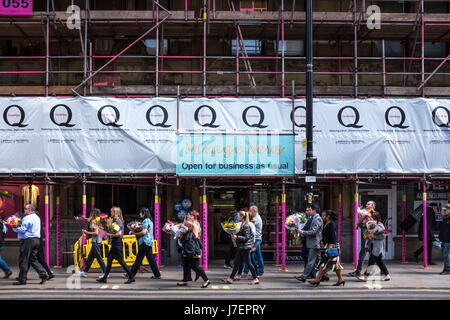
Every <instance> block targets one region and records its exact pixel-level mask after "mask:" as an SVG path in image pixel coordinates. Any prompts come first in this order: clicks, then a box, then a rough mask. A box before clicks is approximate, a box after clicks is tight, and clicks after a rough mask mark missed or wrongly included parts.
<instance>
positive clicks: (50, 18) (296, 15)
mask: <svg viewBox="0 0 450 320" xmlns="http://www.w3.org/2000/svg"><path fill="white" fill-rule="evenodd" d="M286 1H288V0H286ZM228 2H229V5H230V10H229V11H216V1H213V3H212V6H211V1H206V0H203V6H202V8H201V10H200V12H195V11H194V10H192V8H190V7H189V5H188V1H185V4H184V5H185V7H184V11H169V10H167V9H166V8H164V7H163V6H161V5H160V4H159V1H157V0H153V1H152V4H153V6H152V11H126V12H119V11H96V10H90V9H89V1H87V0H86V1H85V9H84V10H82V11H81V24H80V25H81V26H82V27H81V29H83V30H81V29H80V30H74V31H73V30H68V29H67V28H66V25H65V24H66V22H67V20H68V14H67V13H66V12H58V11H54V6H53V5H52V6H51V5H50V3H49V1H47V11H46V12H39V13H35V14H34V16H33V18H29V19H25V18H17V19H16V18H14V19H4V18H2V19H0V25H1V26H2V29H3V30H4V31H3V32H5V33H8V34H11V35H12V34H14V32H16V33H17V32H19V34H20V36H19V37H20V38H22V39H31V38H33V37H38V38H39V37H42V35H43V37H44V40H45V55H39V56H31V55H30V56H26V55H16V56H11V55H9V56H0V62H4V61H6V62H7V63H8V62H11V63H15V64H18V63H20V62H28V61H42V62H43V65H42V64H40V63H39V64H38V65H39V67H36V68H34V69H39V70H10V69H12V68H10V67H6V69H7V70H5V69H3V70H1V69H0V74H2V75H16V76H19V75H29V76H32V75H41V76H44V77H45V83H44V84H43V85H37V86H35V85H31V86H30V85H24V86H19V85H16V86H9V85H7V86H0V95H11V94H13V95H33V96H49V95H57V96H69V95H73V94H80V95H84V96H86V95H103V96H116V97H121V96H128V97H141V96H142V97H148V96H164V95H176V90H177V85H180V92H181V94H182V95H183V96H191V97H195V96H203V97H205V96H208V97H217V96H270V97H288V94H289V93H287V92H288V91H289V92H290V90H288V91H286V83H288V85H287V86H289V83H290V82H291V81H292V80H294V79H295V80H297V81H296V86H295V88H296V89H295V90H296V91H295V92H293V93H291V94H294V95H295V96H297V97H302V96H304V95H305V90H306V89H305V86H302V85H299V83H301V80H298V79H301V77H304V76H305V75H306V71H305V70H302V68H303V66H304V63H305V57H302V56H287V55H286V46H285V44H286V40H288V39H289V40H302V39H304V32H305V13H304V12H302V11H296V10H294V9H295V1H292V3H291V6H292V10H291V11H290V12H287V11H285V8H284V2H285V1H281V3H280V6H279V11H278V12H275V11H260V12H257V11H253V12H252V11H248V10H244V9H241V10H242V11H238V9H236V7H235V5H237V1H228ZM350 4H351V7H350V8H349V9H348V11H347V12H314V17H313V19H314V20H313V24H314V37H315V39H316V41H328V43H329V44H331V45H336V46H337V47H338V55H337V56H318V55H317V54H316V56H315V57H314V60H315V61H319V62H323V63H331V64H332V65H335V64H337V68H338V70H337V71H334V70H326V69H328V67H327V65H326V64H325V67H323V66H318V67H317V68H316V70H315V71H314V74H315V75H316V76H317V77H320V76H327V77H330V78H325V80H318V81H319V82H318V83H316V84H315V92H314V94H315V96H338V97H360V98H361V97H389V96H404V97H420V96H421V97H425V96H449V95H450V90H449V88H448V86H447V85H446V84H448V83H449V81H448V79H450V71H449V69H448V68H447V69H446V70H444V69H445V68H446V67H447V66H448V64H447V65H446V62H447V60H448V59H449V56H443V57H426V56H425V49H424V48H425V41H426V40H427V41H437V42H444V41H446V40H449V39H450V31H449V27H450V23H449V22H448V21H449V17H450V14H425V13H424V0H421V1H420V3H419V4H420V5H418V6H417V12H416V13H412V14H410V13H408V14H394V13H384V14H382V15H381V26H382V27H381V29H380V30H376V29H368V28H365V27H366V26H367V25H368V24H370V22H368V20H367V14H368V13H366V12H365V6H366V1H357V0H353V1H350ZM288 15H290V19H288V18H286V17H288ZM38 26H41V27H43V34H41V35H39V31H38V30H39V29H38V28H37V27H38ZM233 26H234V27H235V29H236V31H237V32H236V36H235V37H234V36H233V35H232V33H230V32H229V31H227V32H226V36H225V37H228V40H230V41H231V40H232V39H235V41H236V43H237V44H238V45H237V46H236V49H237V50H236V54H235V55H234V56H233V55H207V43H208V39H209V37H212V38H211V39H215V37H218V36H220V35H221V34H222V32H221V31H222V30H229V28H230V27H231V28H232V27H233ZM243 28H244V29H243ZM36 29H37V30H36ZM144 29H147V31H146V32H143V30H144ZM102 30H109V31H108V32H109V33H111V32H112V35H114V36H123V35H124V34H127V38H126V39H127V40H128V38H130V39H131V38H133V39H135V40H134V41H133V42H131V44H129V45H127V46H126V47H125V48H124V49H123V50H121V51H120V53H118V54H116V55H96V54H95V52H94V50H93V45H92V42H93V41H95V39H96V38H98V37H99V36H100V35H101V31H102ZM183 30H185V34H186V35H187V36H186V37H189V36H191V38H192V37H193V38H199V39H200V38H201V39H202V43H201V54H199V55H170V54H164V52H163V49H164V48H163V47H164V45H163V46H162V45H161V44H164V40H165V39H172V38H175V37H176V36H177V35H179V32H182V31H183ZM258 30H259V31H258ZM394 30H395V31H394ZM82 31H83V32H82ZM200 32H201V35H200V34H199V33H200ZM275 33H276V36H275ZM83 34H84V37H83ZM136 35H139V36H138V37H136ZM255 35H259V36H260V37H261V39H262V38H263V39H267V40H270V41H276V46H275V49H276V51H277V52H276V54H275V55H260V56H253V55H250V54H249V53H248V52H247V50H246V47H245V41H244V40H245V37H247V38H249V39H255V38H257V37H256V36H255ZM52 37H54V38H57V39H60V38H62V37H71V38H72V39H77V38H79V40H80V44H81V49H82V50H81V52H82V54H81V55H54V54H51V52H50V42H51V40H52ZM152 37H153V39H155V42H156V48H155V49H156V50H155V54H154V55H145V56H143V55H131V54H130V55H125V53H126V52H129V49H130V48H132V47H133V46H135V45H136V43H139V42H140V40H142V39H146V38H147V39H150V38H152ZM178 37H179V36H178ZM388 39H394V40H396V41H410V42H412V39H414V41H413V42H412V43H413V45H412V50H411V53H410V55H409V56H406V54H405V56H403V57H399V56H395V57H393V56H388V55H387V54H386V43H385V40H388ZM279 41H281V46H280V47H281V48H278V47H279V43H278V42H279ZM347 41H348V42H349V43H352V45H353V56H343V55H342V46H343V43H344V42H347ZM364 41H380V42H381V46H382V50H381V51H382V52H381V56H360V55H359V51H360V47H361V45H362V43H363V42H364ZM418 44H420V47H421V54H420V57H419V56H416V47H417V46H418ZM127 59H128V61H135V59H142V60H143V61H153V63H154V64H153V65H154V68H153V67H152V68H149V69H147V70H140V69H138V70H133V69H132V68H128V69H126V70H117V69H116V68H115V67H113V68H107V67H108V66H109V67H111V66H113V62H114V61H116V60H121V61H125V62H126V60H127ZM105 60H106V61H107V62H106V63H104V61H105ZM65 61H67V63H65V65H66V66H70V65H72V64H77V63H79V62H80V61H81V62H82V68H81V70H73V69H72V70H67V69H70V68H67V67H62V68H59V70H54V69H55V68H53V67H52V62H58V63H62V62H65ZM172 61H178V62H184V65H186V66H188V67H189V66H199V68H192V67H190V68H188V67H187V68H186V70H173V68H171V67H170V66H169V67H166V68H165V66H167V64H169V62H172ZM220 61H222V62H228V61H229V62H230V63H232V62H233V61H234V64H235V67H234V68H233V70H231V69H230V70H227V68H226V67H224V68H223V69H222V70H220V69H216V70H213V69H212V68H208V62H209V63H214V62H216V63H217V62H220ZM165 62H166V65H165ZM393 62H402V63H403V70H398V68H395V70H389V66H388V63H393ZM345 63H352V64H353V66H352V68H350V67H349V66H347V67H348V68H350V69H349V70H347V71H346V70H344V68H343V64H345ZM371 63H377V64H381V67H380V68H379V69H380V70H375V69H376V68H373V67H372V69H373V70H364V69H367V66H365V64H367V65H370V64H371ZM407 63H408V68H406V64H407ZM414 63H416V64H418V63H420V71H419V70H416V71H415V70H412V69H413V64H414ZM131 64H132V63H130V65H131ZM257 64H259V65H260V68H259V69H263V70H258V68H256V67H255V66H257ZM279 64H281V70H278V65H279ZM153 65H152V66H153ZM222 65H224V64H222ZM240 65H243V66H244V68H241V67H240ZM315 65H316V64H315ZM3 66H4V67H5V63H3ZM261 66H262V68H261ZM274 66H275V67H276V68H274ZM64 69H65V70H64ZM180 69H181V68H180ZM183 69H184V68H183ZM274 69H275V70H274ZM324 69H325V70H324ZM70 74H75V75H78V76H79V77H82V81H81V83H79V84H78V83H69V84H68V85H55V84H52V83H51V78H52V77H56V76H59V77H60V76H61V75H70ZM98 74H103V75H116V76H117V75H119V76H120V75H125V74H140V75H144V74H150V75H152V76H153V78H152V79H154V83H153V84H152V85H147V84H139V85H123V86H116V85H114V86H113V87H111V86H109V87H108V86H99V85H98V83H95V82H94V81H92V80H93V79H95V76H96V75H98ZM169 74H172V75H190V76H191V77H195V76H200V81H197V82H196V83H195V84H193V85H183V84H180V83H178V84H171V83H170V81H164V80H165V79H164V78H163V76H164V75H169ZM226 75H230V76H231V77H234V81H231V80H230V81H228V82H225V83H224V84H223V85H217V84H213V82H214V81H209V79H210V78H211V77H212V76H226ZM241 76H247V77H248V79H249V81H248V84H249V85H248V86H246V85H243V83H242V77H241ZM257 76H259V77H260V78H257ZM364 76H370V77H376V80H375V82H376V83H379V84H381V85H364V81H363V79H362V78H363V77H364ZM390 76H391V77H392V76H400V77H402V80H403V81H402V83H403V85H397V86H396V85H395V81H394V80H392V81H390V80H389V79H388V77H390ZM436 76H440V77H442V79H444V80H443V81H442V85H441V86H431V85H430V79H431V78H432V77H436ZM261 77H263V78H262V79H263V80H261ZM317 77H316V78H317ZM412 77H417V78H418V79H420V80H419V81H417V80H415V79H413V78H412ZM268 78H270V79H272V78H273V79H274V81H273V82H274V83H270V81H271V80H270V81H269V80H268ZM280 78H281V81H280V80H279V79H280ZM192 79H194V80H195V78H192ZM194 80H191V81H194ZM258 80H259V81H258ZM289 80H291V81H289ZM344 80H345V81H344ZM268 81H269V83H270V84H268ZM324 81H325V82H328V83H329V84H325V85H324V84H323V82H324ZM182 82H184V81H182ZM222 82H223V81H222ZM233 82H234V83H233ZM258 82H260V83H258ZM344 82H347V83H350V82H351V84H347V85H345V84H344ZM334 84H335V85H334ZM408 85H409V86H408ZM79 89H82V91H81V92H78V90H79Z"/></svg>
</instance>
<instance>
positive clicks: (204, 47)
mask: <svg viewBox="0 0 450 320" xmlns="http://www.w3.org/2000/svg"><path fill="white" fill-rule="evenodd" d="M208 15H209V12H207V11H206V0H203V17H202V18H203V68H202V71H203V86H202V87H203V96H204V97H206V20H207V18H208Z"/></svg>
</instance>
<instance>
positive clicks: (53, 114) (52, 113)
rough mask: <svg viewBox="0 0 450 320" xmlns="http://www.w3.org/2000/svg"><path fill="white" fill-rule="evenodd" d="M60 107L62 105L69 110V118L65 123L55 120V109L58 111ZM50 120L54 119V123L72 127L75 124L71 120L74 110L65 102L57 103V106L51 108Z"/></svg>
mask: <svg viewBox="0 0 450 320" xmlns="http://www.w3.org/2000/svg"><path fill="white" fill-rule="evenodd" d="M58 107H62V108H64V109H66V111H67V120H66V121H65V122H63V123H58V122H56V120H55V111H56V108H58ZM50 120H52V122H53V123H54V124H56V125H57V126H60V127H69V128H70V127H73V126H74V124H71V123H70V121H71V120H72V110H70V108H69V107H68V106H66V105H65V104H57V105H56V106H54V107H53V108H52V110H50Z"/></svg>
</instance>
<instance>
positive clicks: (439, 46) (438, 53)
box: [425, 42, 448, 58]
mask: <svg viewBox="0 0 450 320" xmlns="http://www.w3.org/2000/svg"><path fill="white" fill-rule="evenodd" d="M447 55H448V54H447V47H446V44H445V42H425V57H427V58H445V57H446V56H447Z"/></svg>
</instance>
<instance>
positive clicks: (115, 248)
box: [96, 207, 133, 283]
mask: <svg viewBox="0 0 450 320" xmlns="http://www.w3.org/2000/svg"><path fill="white" fill-rule="evenodd" d="M111 218H112V220H113V221H114V223H115V224H116V225H117V226H118V228H117V230H116V228H114V230H116V231H114V230H113V231H111V230H108V231H109V232H107V233H106V235H107V236H109V237H110V238H111V249H110V250H109V253H108V261H107V263H106V272H105V274H104V275H103V277H102V278H99V279H97V280H96V281H98V282H103V283H106V279H107V278H108V275H109V272H110V271H111V267H112V262H113V260H114V259H116V260H117V262H119V264H120V265H121V266H122V268H123V269H124V270H125V272H126V273H127V275H128V278H129V279H131V278H133V277H132V275H131V271H130V268H128V266H127V265H126V263H125V261H124V260H123V241H122V238H123V234H124V233H123V232H124V226H123V216H122V210H121V209H120V208H119V207H112V208H111Z"/></svg>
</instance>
